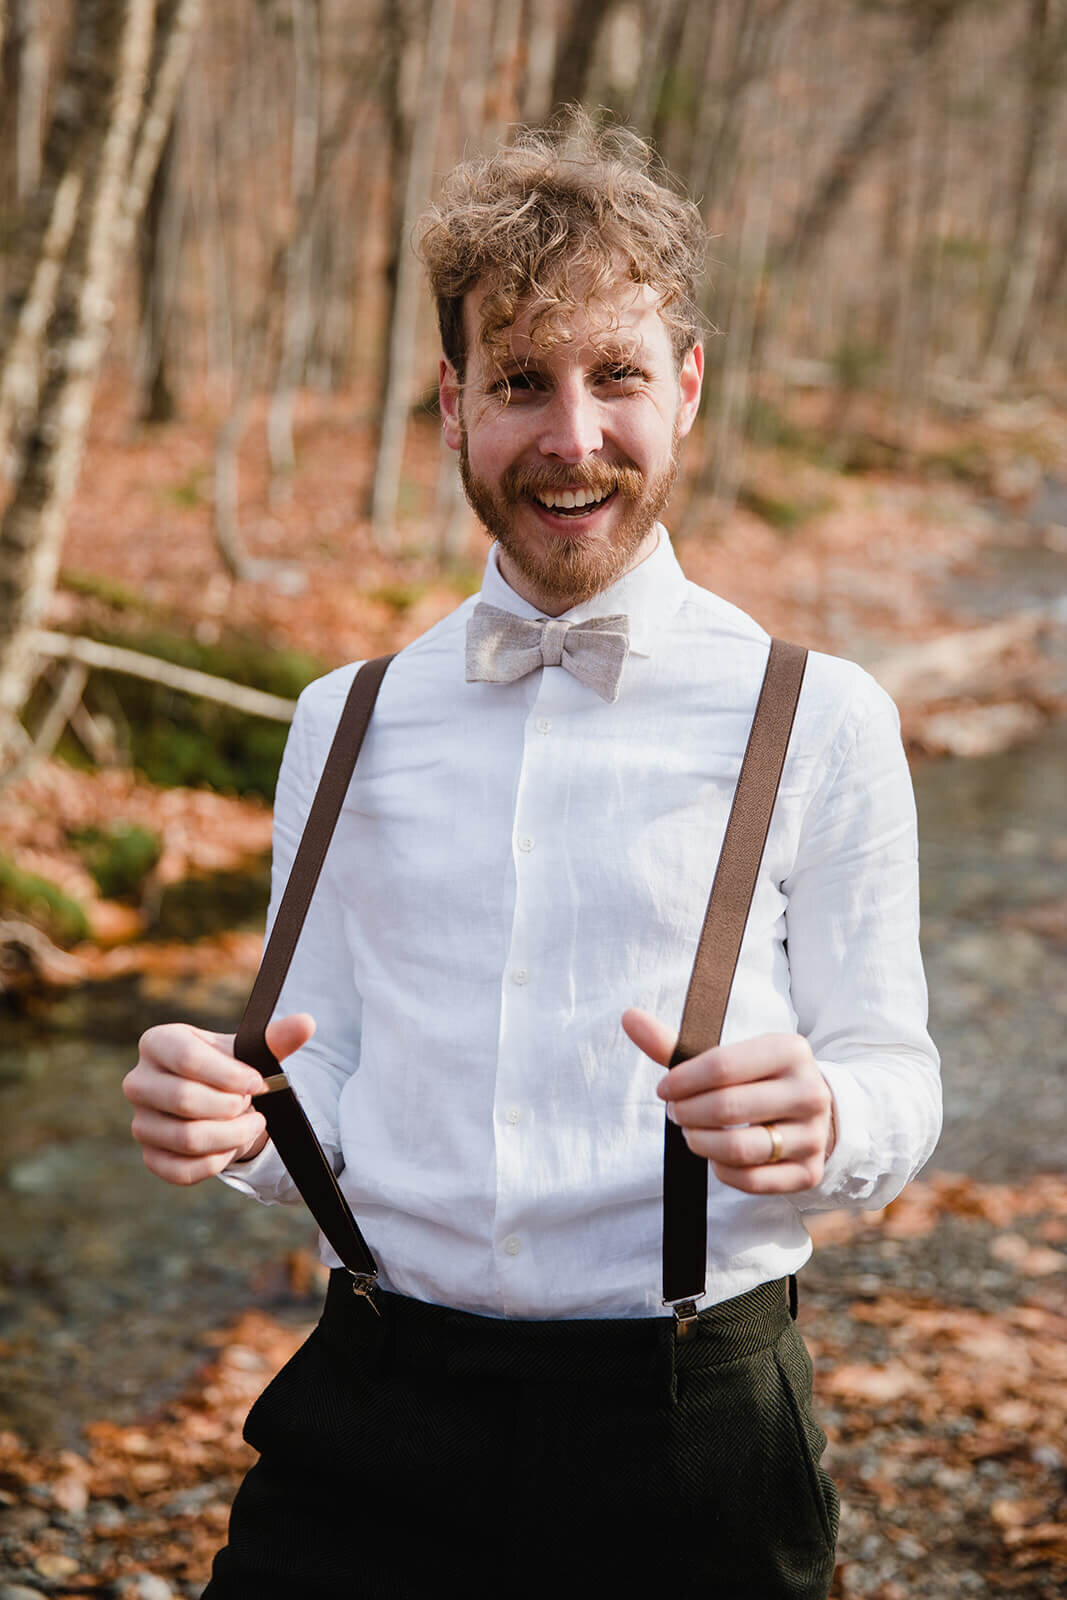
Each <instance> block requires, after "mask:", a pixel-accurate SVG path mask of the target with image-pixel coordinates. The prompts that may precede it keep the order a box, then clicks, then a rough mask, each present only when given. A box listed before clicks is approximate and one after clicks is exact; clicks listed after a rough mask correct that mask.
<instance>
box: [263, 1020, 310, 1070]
mask: <svg viewBox="0 0 1067 1600" xmlns="http://www.w3.org/2000/svg"><path fill="white" fill-rule="evenodd" d="M314 1032H315V1018H314V1017H310V1016H308V1014H307V1012H306V1011H296V1012H294V1013H293V1015H292V1016H289V1017H275V1019H274V1021H273V1022H272V1023H270V1024H269V1025H268V1027H267V1031H266V1033H265V1034H264V1038H265V1039H266V1041H267V1045H268V1047H269V1048H270V1050H271V1051H272V1052H273V1054H274V1055H275V1056H276V1057H277V1058H278V1060H279V1061H284V1060H285V1058H286V1056H291V1055H292V1054H293V1052H294V1051H295V1050H299V1049H300V1046H301V1045H304V1044H307V1042H308V1040H309V1039H310V1038H311V1036H312V1034H313V1033H314Z"/></svg>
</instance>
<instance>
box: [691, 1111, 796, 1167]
mask: <svg viewBox="0 0 1067 1600" xmlns="http://www.w3.org/2000/svg"><path fill="white" fill-rule="evenodd" d="M772 1126H773V1127H774V1128H775V1130H776V1131H777V1134H778V1140H780V1141H781V1154H780V1155H779V1156H778V1158H777V1160H776V1159H775V1151H776V1150H777V1149H778V1141H777V1140H775V1139H774V1138H773V1137H772V1134H771V1130H770V1128H768V1127H765V1126H764V1125H763V1124H760V1125H759V1126H758V1127H753V1128H694V1129H686V1132H685V1139H686V1143H687V1144H688V1146H689V1148H690V1149H691V1150H692V1151H693V1153H694V1154H695V1155H700V1156H703V1157H704V1159H705V1160H706V1161H710V1162H711V1163H712V1165H713V1166H714V1167H715V1168H716V1170H717V1169H718V1168H719V1167H731V1168H749V1169H750V1168H752V1167H764V1166H766V1167H771V1166H782V1165H783V1164H788V1163H791V1162H793V1163H798V1164H800V1163H806V1162H809V1161H811V1160H813V1158H814V1157H816V1156H818V1155H820V1154H821V1153H822V1151H823V1150H824V1147H825V1138H824V1136H823V1135H822V1133H821V1131H820V1130H819V1129H817V1128H816V1127H814V1126H813V1125H812V1124H811V1123H807V1122H776V1123H773V1124H772Z"/></svg>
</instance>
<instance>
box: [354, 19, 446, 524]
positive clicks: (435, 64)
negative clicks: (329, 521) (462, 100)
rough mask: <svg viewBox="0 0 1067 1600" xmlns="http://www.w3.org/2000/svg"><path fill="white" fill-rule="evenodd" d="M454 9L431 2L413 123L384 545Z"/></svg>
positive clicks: (387, 431) (387, 435) (383, 468)
mask: <svg viewBox="0 0 1067 1600" xmlns="http://www.w3.org/2000/svg"><path fill="white" fill-rule="evenodd" d="M455 9H456V8H455V0H433V8H432V10H431V13H430V27H429V33H428V35H427V39H426V55H425V59H424V65H423V77H422V85H421V89H420V94H419V105H420V115H419V117H418V120H417V121H416V123H415V131H414V137H413V139H412V144H411V160H410V163H409V165H408V181H407V189H406V194H405V201H404V221H403V226H402V228H401V233H400V237H401V239H402V241H403V243H404V246H405V248H404V249H403V250H402V252H401V255H400V261H399V265H398V272H397V289H396V302H395V305H394V308H393V321H392V326H391V329H390V334H389V369H388V372H389V376H388V384H387V388H386V399H385V404H384V406H383V408H382V426H381V437H380V440H379V445H378V460H377V464H376V467H375V472H374V493H373V499H372V505H371V519H372V522H373V524H374V531H375V535H376V537H377V538H378V540H379V542H380V543H381V544H383V545H385V544H388V543H389V542H390V540H391V539H392V537H393V533H394V527H395V523H396V507H397V500H398V498H399V491H400V468H401V463H402V458H403V452H404V435H405V433H406V431H407V413H408V405H409V403H410V393H411V376H412V368H413V365H414V358H415V318H416V313H417V310H418V297H419V276H418V263H417V262H416V260H415V256H414V253H413V251H412V250H411V248H410V244H409V242H408V241H409V239H410V234H411V230H412V228H413V227H414V226H415V221H416V218H417V216H418V213H419V210H420V208H421V207H422V206H423V205H424V204H425V202H426V197H427V194H428V192H429V188H430V174H431V171H432V167H433V156H434V149H435V147H436V144H437V131H438V124H439V122H440V117H441V102H442V99H443V97H444V88H445V76H446V74H447V71H448V58H449V54H450V51H451V43H452V25H453V21H454V17H455Z"/></svg>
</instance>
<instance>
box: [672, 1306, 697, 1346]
mask: <svg viewBox="0 0 1067 1600" xmlns="http://www.w3.org/2000/svg"><path fill="white" fill-rule="evenodd" d="M663 1303H664V1305H669V1306H670V1307H671V1308H672V1309H673V1311H674V1330H675V1333H676V1334H677V1336H678V1338H679V1339H688V1338H689V1336H690V1334H692V1333H695V1332H696V1327H697V1322H698V1320H699V1315H700V1314H699V1312H698V1311H697V1303H696V1301H695V1300H665V1301H664V1302H663Z"/></svg>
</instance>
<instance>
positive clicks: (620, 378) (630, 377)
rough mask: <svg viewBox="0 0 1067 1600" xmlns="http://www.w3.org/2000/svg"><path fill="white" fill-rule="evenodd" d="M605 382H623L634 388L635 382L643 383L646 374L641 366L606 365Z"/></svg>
mask: <svg viewBox="0 0 1067 1600" xmlns="http://www.w3.org/2000/svg"><path fill="white" fill-rule="evenodd" d="M603 378H604V382H605V383H614V384H621V385H623V386H625V387H630V388H632V387H633V386H634V385H635V384H638V383H642V382H643V381H644V378H645V374H644V373H643V372H642V371H641V369H640V368H639V367H628V366H621V365H620V366H616V367H605V369H604V374H603Z"/></svg>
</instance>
